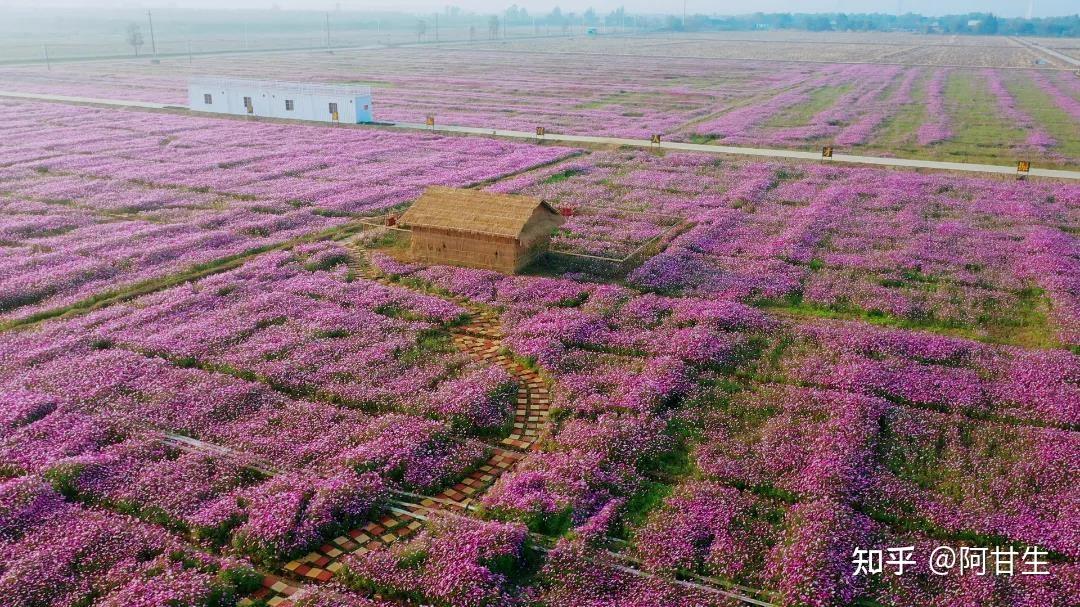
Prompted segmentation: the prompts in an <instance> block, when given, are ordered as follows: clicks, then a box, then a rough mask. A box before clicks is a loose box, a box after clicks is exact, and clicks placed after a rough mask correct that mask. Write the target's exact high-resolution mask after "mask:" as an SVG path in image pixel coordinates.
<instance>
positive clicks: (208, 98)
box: [202, 93, 214, 105]
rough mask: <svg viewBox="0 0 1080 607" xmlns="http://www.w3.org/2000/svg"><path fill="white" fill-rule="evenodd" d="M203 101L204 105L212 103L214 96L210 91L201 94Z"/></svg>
mask: <svg viewBox="0 0 1080 607" xmlns="http://www.w3.org/2000/svg"><path fill="white" fill-rule="evenodd" d="M202 100H203V103H205V104H206V105H212V104H213V103H214V96H213V95H211V94H210V93H204V94H203V96H202Z"/></svg>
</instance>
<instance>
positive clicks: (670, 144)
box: [393, 122, 1080, 179]
mask: <svg viewBox="0 0 1080 607" xmlns="http://www.w3.org/2000/svg"><path fill="white" fill-rule="evenodd" d="M393 126H394V127H396V128H402V129H412V130H428V131H430V130H431V127H429V126H426V125H424V124H420V123H416V122H396V123H394V124H393ZM435 130H436V131H437V132H446V133H466V134H473V135H488V136H492V135H494V136H496V137H509V138H512V139H528V140H530V141H536V140H537V136H536V133H530V132H527V131H509V130H505V129H485V128H478V127H471V126H436V129H435ZM543 140H544V141H557V142H560V143H594V144H610V145H626V146H633V147H644V148H648V147H657V146H656V144H651V143H649V141H647V140H645V139H625V138H621V137H596V136H591V135H555V134H551V133H548V134H547V135H545V136H544V137H543ZM659 147H660V148H663V149H665V150H686V151H690V152H707V153H710V154H738V155H743V156H764V157H767V158H788V159H795V160H823V159H822V157H821V153H820V152H800V151H798V150H782V149H773V148H749V147H741V146H730V145H712V144H702V143H681V142H676V141H661V142H660V145H659ZM830 161H831V162H840V163H851V164H873V165H879V166H891V167H910V168H920V169H939V170H945V171H966V172H969V173H997V174H1001V175H1015V174H1016V167H1015V166H1001V165H996V164H971V163H966V162H944V161H939V160H918V159H914V158H882V157H878V156H856V155H853V154H834V155H833V157H832V158H831V159H830ZM1030 174H1031V175H1034V176H1038V177H1055V178H1059V179H1080V171H1064V170H1057V169H1040V168H1037V167H1035V168H1032V169H1031V173H1030Z"/></svg>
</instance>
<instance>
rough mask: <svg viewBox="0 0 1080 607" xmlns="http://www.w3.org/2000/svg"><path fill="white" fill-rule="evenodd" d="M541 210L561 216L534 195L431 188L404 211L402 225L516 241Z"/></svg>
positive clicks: (440, 187) (439, 187)
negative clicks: (534, 215) (535, 213)
mask: <svg viewBox="0 0 1080 607" xmlns="http://www.w3.org/2000/svg"><path fill="white" fill-rule="evenodd" d="M538 207H540V208H543V209H545V210H547V211H548V212H550V213H552V214H554V215H555V216H559V214H558V212H557V211H556V210H555V209H554V208H552V206H551V205H549V204H548V203H546V202H544V201H542V200H540V199H538V198H533V197H531V196H515V195H512V194H498V193H495V192H484V191H481V190H466V189H459V188H447V187H442V186H431V187H429V188H428V189H427V190H425V191H424V193H423V195H421V196H420V198H418V199H417V200H416V202H414V203H413V204H412V206H411V207H409V210H407V211H405V213H404V214H403V215H402V216H401V223H402V224H404V225H407V226H409V227H412V228H438V229H442V230H452V231H456V232H472V233H474V234H489V235H493V236H505V237H509V238H517V237H518V236H519V235H521V232H522V231H523V230H524V229H525V226H526V224H527V223H528V222H529V220H530V219H531V218H532V217H533V214H534V212H535V211H536V210H537V208H538Z"/></svg>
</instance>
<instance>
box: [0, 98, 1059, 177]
mask: <svg viewBox="0 0 1080 607" xmlns="http://www.w3.org/2000/svg"><path fill="white" fill-rule="evenodd" d="M0 97H9V98H16V99H33V100H38V101H58V102H64V103H87V104H94V105H107V106H115V107H134V108H144V109H157V110H163V109H187V108H186V107H185V106H181V105H170V104H167V103H151V102H146V101H130V100H127V99H97V98H93V97H69V96H66V95H46V94H38V93H21V92H14V91H0ZM206 115H207V116H210V115H212V114H206ZM316 124H322V123H316ZM387 126H390V127H393V128H399V129H407V130H416V131H430V130H431V127H429V126H426V125H424V124H421V123H419V122H395V123H389V124H388V125H387ZM435 130H436V132H443V133H461V134H466V135H486V136H489V137H490V136H495V137H506V138H509V139H523V140H528V141H536V140H537V139H538V138H537V136H536V133H535V132H528V131H511V130H506V129H488V128H482V127H472V126H449V125H446V126H441V125H437V126H436V129H435ZM543 140H544V141H555V142H559V143H591V144H600V145H624V146H630V147H639V148H654V147H660V148H663V149H665V150H685V151H689V152H706V153H709V154H726V155H740V156H762V157H765V158H784V159H792V160H818V161H823V159H822V158H821V154H820V153H819V152H800V151H798V150H782V149H773V148H750V147H737V146H729V145H712V144H702V143H681V142H676V141H662V142H661V143H660V144H659V146H657V145H656V144H652V143H650V142H649V141H648V140H645V139H627V138H623V137H600V136H593V135H560V134H552V133H548V134H547V135H545V136H544V137H543ZM828 162H838V163H844V164H869V165H878V166H889V167H907V168H918V169H936V170H943V171H964V172H968V173H995V174H999V175H1015V174H1016V167H1015V166H1001V165H996V164H972V163H966V162H943V161H939V160H918V159H914V158H882V157H879V156H855V155H852V154H835V155H834V156H833V157H832V158H831V159H830V160H828ZM1030 174H1031V175H1032V176H1036V177H1053V178H1057V179H1078V180H1080V171H1065V170H1058V169H1040V168H1038V167H1033V168H1032V169H1031V173H1030Z"/></svg>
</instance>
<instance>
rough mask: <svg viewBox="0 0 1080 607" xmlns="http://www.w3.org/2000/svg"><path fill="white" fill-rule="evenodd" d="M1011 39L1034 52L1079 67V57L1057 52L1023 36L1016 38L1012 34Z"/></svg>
mask: <svg viewBox="0 0 1080 607" xmlns="http://www.w3.org/2000/svg"><path fill="white" fill-rule="evenodd" d="M1012 39H1013V40H1015V41H1017V42H1019V43H1020V44H1022V45H1024V46H1026V47H1028V48H1029V49H1031V50H1033V51H1035V52H1038V53H1042V54H1044V55H1050V56H1051V57H1055V58H1057V59H1060V60H1062V61H1064V62H1065V63H1068V64H1069V65H1072V66H1073V67H1080V59H1077V58H1075V57H1070V56H1068V55H1066V54H1065V53H1059V52H1057V51H1055V50H1054V49H1052V48H1047V47H1045V46H1043V45H1041V44H1039V43H1038V42H1033V41H1031V40H1024V39H1023V38H1017V37H1015V36H1013V37H1012Z"/></svg>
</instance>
